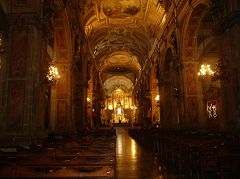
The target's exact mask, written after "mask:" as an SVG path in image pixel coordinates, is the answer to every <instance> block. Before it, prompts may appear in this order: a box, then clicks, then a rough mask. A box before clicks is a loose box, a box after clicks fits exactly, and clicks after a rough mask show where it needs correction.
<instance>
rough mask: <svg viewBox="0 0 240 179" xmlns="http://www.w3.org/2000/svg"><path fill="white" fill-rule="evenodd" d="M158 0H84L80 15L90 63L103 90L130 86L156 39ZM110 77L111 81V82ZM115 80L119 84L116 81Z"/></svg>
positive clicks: (160, 12)
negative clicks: (82, 12) (96, 71)
mask: <svg viewBox="0 0 240 179" xmlns="http://www.w3.org/2000/svg"><path fill="white" fill-rule="evenodd" d="M161 2H162V1H159V0H88V1H86V3H85V14H84V16H83V17H81V19H82V22H84V25H85V33H86V36H87V38H88V41H89V48H90V51H91V53H92V57H93V59H94V63H95V65H96V67H97V70H98V71H99V73H100V77H101V78H102V81H103V84H104V88H105V90H106V91H107V92H109V91H112V89H114V88H115V86H119V87H120V88H121V89H122V90H125V89H130V88H129V87H130V86H131V89H132V88H133V86H134V83H135V80H136V78H137V77H138V75H139V73H140V72H141V69H142V67H143V65H144V63H145V60H146V59H147V57H148V53H149V51H150V50H151V48H152V46H153V42H154V41H155V39H156V33H157V31H158V30H159V27H160V26H159V24H160V23H161V21H162V20H163V19H164V18H163V17H164V8H163V7H162V4H161ZM113 80H114V82H113ZM118 84H119V85H118Z"/></svg>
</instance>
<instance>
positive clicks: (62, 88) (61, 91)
mask: <svg viewBox="0 0 240 179" xmlns="http://www.w3.org/2000/svg"><path fill="white" fill-rule="evenodd" d="M59 70H61V80H58V83H57V84H58V85H57V87H58V88H57V89H58V90H57V97H58V98H59V99H66V98H67V90H68V80H67V79H68V74H67V72H66V71H64V70H62V68H59ZM79 87H80V86H79Z"/></svg>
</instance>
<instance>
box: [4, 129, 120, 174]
mask: <svg viewBox="0 0 240 179" xmlns="http://www.w3.org/2000/svg"><path fill="white" fill-rule="evenodd" d="M50 139H51V140H49V141H48V142H46V143H45V144H44V145H41V146H30V148H23V147H20V146H15V147H11V148H6V147H5V148H2V147H0V178H8V177H10V178H18V177H21V178H29V177H31V178H39V177H41V178H56V177H61V178H70V177H71V178H72V177H76V178H94V179H96V178H109V179H110V178H115V168H116V167H115V158H116V157H115V151H116V143H115V142H116V135H115V130H112V129H107V130H101V131H97V132H94V133H92V134H89V135H87V136H75V137H72V136H71V137H68V136H56V135H55V136H52V137H51V138H50Z"/></svg>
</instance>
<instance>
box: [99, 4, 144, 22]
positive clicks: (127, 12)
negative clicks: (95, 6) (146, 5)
mask: <svg viewBox="0 0 240 179" xmlns="http://www.w3.org/2000/svg"><path fill="white" fill-rule="evenodd" d="M140 7H141V3H140V0H103V12H104V13H105V14H106V16H108V17H111V18H125V17H130V16H134V15H136V14H137V13H138V12H139V10H140Z"/></svg>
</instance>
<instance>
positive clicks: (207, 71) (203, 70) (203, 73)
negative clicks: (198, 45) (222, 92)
mask: <svg viewBox="0 0 240 179" xmlns="http://www.w3.org/2000/svg"><path fill="white" fill-rule="evenodd" d="M202 44H203V56H204V57H205V46H204V32H203V23H202ZM214 74H215V72H214V71H213V70H212V68H211V65H210V64H208V63H203V64H202V65H201V66H200V69H199V71H198V77H199V78H202V79H206V78H208V77H213V75H214Z"/></svg>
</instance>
